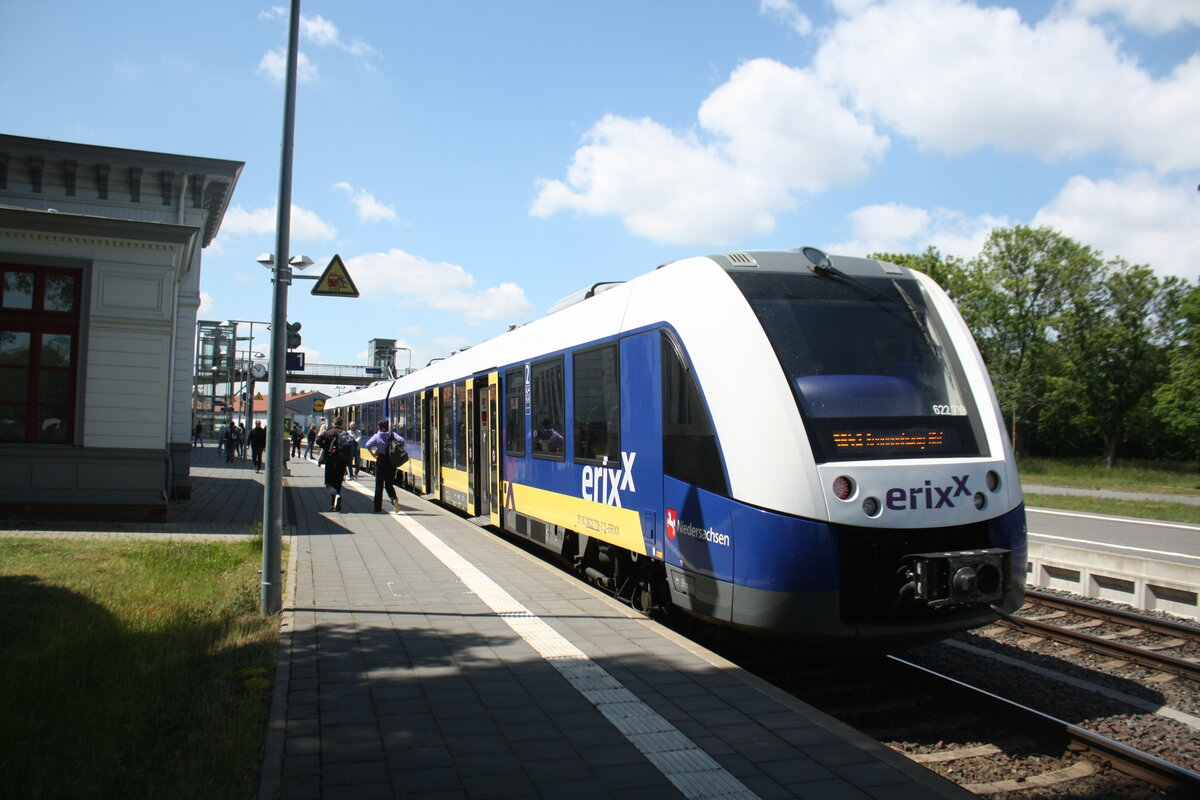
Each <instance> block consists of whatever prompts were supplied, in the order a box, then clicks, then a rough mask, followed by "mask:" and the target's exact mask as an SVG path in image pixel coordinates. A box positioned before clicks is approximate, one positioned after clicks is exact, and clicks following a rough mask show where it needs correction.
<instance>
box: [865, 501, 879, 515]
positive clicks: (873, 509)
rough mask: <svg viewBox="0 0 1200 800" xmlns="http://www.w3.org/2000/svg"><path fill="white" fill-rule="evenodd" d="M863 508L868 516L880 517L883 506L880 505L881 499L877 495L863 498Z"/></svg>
mask: <svg viewBox="0 0 1200 800" xmlns="http://www.w3.org/2000/svg"><path fill="white" fill-rule="evenodd" d="M862 508H863V513H864V514H866V515H867V516H868V517H878V516H879V511H880V508H881V506H880V505H879V499H878V498H876V497H868V498H867V499H866V500H863V505H862Z"/></svg>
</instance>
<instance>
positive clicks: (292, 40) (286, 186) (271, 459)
mask: <svg viewBox="0 0 1200 800" xmlns="http://www.w3.org/2000/svg"><path fill="white" fill-rule="evenodd" d="M299 44H300V0H292V3H291V14H290V17H289V19H288V51H287V53H288V54H287V81H286V89H285V90H284V102H283V143H282V146H281V148H280V150H281V153H280V158H279V207H278V211H277V213H278V216H277V218H276V225H275V252H276V253H278V254H280V257H279V262H281V263H279V264H277V265H275V266H274V269H273V272H274V281H273V282H274V292H273V298H272V304H271V365H270V372H269V375H268V381H269V383H268V386H269V387H270V388H269V389H268V390H267V391H268V397H267V431H268V436H267V465H266V470H267V472H266V475H265V476H264V481H263V482H264V489H265V491H264V492H263V560H262V597H261V611H262V614H263V616H269V615H272V614H276V613H278V612H279V611H280V610H281V609H282V608H283V587H282V586H281V582H282V580H283V569H282V564H281V562H280V556H281V553H282V551H283V456H284V454H285V453H286V452H287V448H286V447H285V446H284V445H283V437H282V436H281V435H280V434H281V433H282V431H283V393H284V389H285V386H286V383H287V360H286V359H287V355H286V352H287V290H288V286H290V285H291V283H292V270H291V266H290V265H289V264H288V263H287V255H286V254H287V253H288V252H290V250H291V246H290V239H291V223H292V216H291V212H292V149H293V145H294V140H295V130H296V64H297V58H298V51H299Z"/></svg>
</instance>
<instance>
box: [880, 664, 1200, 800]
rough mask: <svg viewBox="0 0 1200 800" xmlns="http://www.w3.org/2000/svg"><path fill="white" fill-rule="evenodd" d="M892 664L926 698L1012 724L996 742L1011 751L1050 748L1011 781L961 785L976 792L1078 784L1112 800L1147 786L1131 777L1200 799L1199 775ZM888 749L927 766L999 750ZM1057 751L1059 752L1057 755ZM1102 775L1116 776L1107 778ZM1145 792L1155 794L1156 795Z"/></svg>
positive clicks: (980, 747)
mask: <svg viewBox="0 0 1200 800" xmlns="http://www.w3.org/2000/svg"><path fill="white" fill-rule="evenodd" d="M889 660H890V661H891V662H892V663H893V664H894V665H895V666H896V667H899V668H901V669H904V670H907V671H912V672H914V673H915V674H916V675H917V676H918V678H917V680H918V681H921V682H924V683H926V684H927V685H929V691H930V693H931V696H934V697H947V696H955V697H958V698H959V699H960V701H961V702H962V703H963V704H964V705H965V707H966V708H969V709H971V713H972V714H978V715H981V716H983V717H984V718H986V719H992V720H999V719H1004V720H1006V721H1007V723H1008V724H1009V725H1011V726H1012V728H1013V733H1012V734H1011V735H1008V736H1007V737H1006V736H1004V735H1001V736H996V737H993V738H996V739H1000V740H1002V741H1004V742H1006V743H1007V744H1008V746H1009V748H1010V750H1012V751H1013V752H1019V748H1020V746H1021V744H1020V743H1021V742H1023V741H1027V740H1032V741H1033V742H1045V743H1047V745H1048V747H1047V748H1046V749H1049V750H1050V751H1051V752H1049V753H1047V754H1046V755H1048V756H1049V757H1051V758H1052V759H1053V761H1052V762H1051V763H1049V764H1046V765H1044V766H1045V768H1043V769H1041V770H1039V771H1036V772H1030V773H1029V774H1024V775H1019V776H1016V777H1012V778H1001V779H999V780H988V781H984V782H976V783H964V784H962V785H963V786H964V788H966V789H968V790H970V791H972V792H975V793H976V794H980V795H984V796H990V795H996V796H1003V795H1008V794H1011V793H1014V792H1028V791H1029V790H1033V789H1037V790H1048V791H1052V792H1055V793H1059V792H1060V791H1061V790H1067V791H1069V792H1070V793H1071V794H1074V793H1076V792H1077V791H1083V787H1082V786H1076V784H1084V783H1087V784H1092V785H1093V786H1097V785H1098V786H1104V787H1105V788H1104V792H1105V793H1112V792H1117V793H1115V794H1113V796H1120V793H1124V792H1126V791H1128V792H1130V794H1129V795H1128V796H1130V797H1133V796H1138V795H1140V794H1141V793H1142V792H1144V791H1146V789H1145V787H1141V786H1138V785H1137V784H1136V783H1131V782H1130V780H1129V779H1132V781H1134V782H1144V783H1146V784H1149V785H1150V786H1153V787H1157V788H1158V789H1161V790H1164V791H1165V792H1168V793H1169V796H1178V797H1195V796H1200V773H1196V772H1193V771H1192V770H1189V769H1186V768H1184V767H1181V766H1178V765H1176V764H1172V763H1170V762H1168V761H1166V760H1164V759H1161V758H1159V757H1157V756H1155V755H1152V754H1150V753H1146V752H1143V751H1141V750H1138V749H1136V748H1133V747H1129V746H1128V745H1124V744H1121V743H1120V742H1117V741H1115V740H1113V739H1109V738H1108V737H1105V736H1101V735H1100V734H1097V733H1094V732H1092V731H1089V730H1086V729H1084V728H1082V727H1080V726H1078V725H1074V724H1072V723H1070V722H1067V721H1065V720H1061V719H1058V718H1056V717H1053V716H1051V715H1049V714H1044V713H1042V712H1041V711H1037V710H1035V709H1032V708H1029V707H1028V706H1025V705H1022V704H1020V703H1016V702H1013V701H1012V700H1008V699H1005V698H1003V697H1000V696H998V695H995V694H992V693H991V692H987V691H984V690H983V689H979V688H977V687H975V686H971V685H969V684H967V683H964V682H962V681H959V680H957V679H955V678H951V677H949V676H947V675H943V674H941V673H939V672H936V671H934V670H930V669H927V668H926V667H922V666H920V665H918V664H915V663H912V662H910V661H907V660H905V659H903V658H899V657H896V656H891V657H889ZM1013 744H1016V747H1013ZM888 745H889V746H890V747H892V748H893V749H895V750H897V751H899V752H903V753H905V754H906V755H908V756H909V757H910V758H912V759H913V760H914V761H917V762H919V763H924V764H926V765H927V766H930V767H933V766H934V765H947V764H954V763H955V762H961V761H963V760H969V759H975V758H983V757H993V756H997V755H1000V754H1001V752H1002V750H1001V747H1000V745H997V744H984V745H975V746H971V747H966V748H964V747H952V748H943V749H941V750H940V751H937V752H934V753H926V752H920V751H919V750H920V748H919V746H914V745H913V744H911V743H900V742H889V743H888ZM1058 750H1061V753H1060V754H1058V755H1055V751H1058ZM910 751H911V752H910ZM1107 771H1114V772H1115V773H1120V775H1115V774H1112V775H1106V774H1105V773H1106V772H1107ZM1149 791H1150V792H1151V793H1153V790H1149Z"/></svg>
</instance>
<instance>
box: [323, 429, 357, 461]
mask: <svg viewBox="0 0 1200 800" xmlns="http://www.w3.org/2000/svg"><path fill="white" fill-rule="evenodd" d="M329 458H330V460H331V461H332V462H333V463H334V464H338V465H341V466H343V467H348V466H350V463H351V462H352V461H353V460H354V437H352V436H351V435H350V434H349V433H347V432H346V431H341V432H340V433H338V435H337V436H335V437H333V439H331V440H330V442H329Z"/></svg>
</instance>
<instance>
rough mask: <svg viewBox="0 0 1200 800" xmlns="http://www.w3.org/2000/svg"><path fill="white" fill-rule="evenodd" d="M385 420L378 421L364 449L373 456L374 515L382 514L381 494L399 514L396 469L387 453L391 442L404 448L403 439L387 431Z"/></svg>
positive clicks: (393, 432) (396, 465)
mask: <svg viewBox="0 0 1200 800" xmlns="http://www.w3.org/2000/svg"><path fill="white" fill-rule="evenodd" d="M389 427H390V426H389V425H388V421H387V420H386V419H381V420H379V430H378V431H377V432H376V433H375V435H374V436H372V437H371V438H370V439H368V440H367V443H366V445H365V447H366V448H367V449H368V450H370V451H371V453H372V454H373V455H374V456H375V513H376V514H380V513H382V512H383V492H384V490H385V489H386V490H387V495H388V498H389V499H390V500H391V501H392V510H393V511H395V512H396V513H397V514H399V513H400V498H399V497H397V496H396V467H398V466H400V465H399V464H396V463H394V460H393V459H392V457H391V454H390V452H389V450H390V448H391V445H392V443H393V442H395V443H398V444H399V446H400V448H401V449H403V448H404V437H403V436H401V435H400V434H398V433H396V432H395V431H392V430H389V429H388V428H389Z"/></svg>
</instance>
